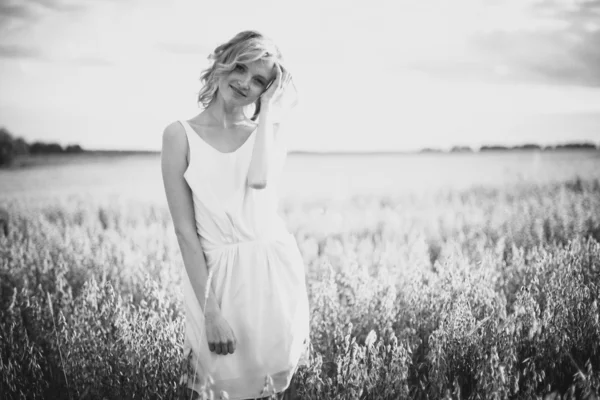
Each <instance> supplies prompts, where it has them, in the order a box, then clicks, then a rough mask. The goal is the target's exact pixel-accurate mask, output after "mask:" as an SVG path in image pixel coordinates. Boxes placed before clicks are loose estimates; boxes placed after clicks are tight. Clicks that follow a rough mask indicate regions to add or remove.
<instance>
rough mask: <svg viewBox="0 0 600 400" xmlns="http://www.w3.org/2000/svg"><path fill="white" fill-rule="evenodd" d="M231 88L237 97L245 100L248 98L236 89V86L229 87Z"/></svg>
mask: <svg viewBox="0 0 600 400" xmlns="http://www.w3.org/2000/svg"><path fill="white" fill-rule="evenodd" d="M229 87H230V88H231V89H232V91H233V93H235V94H236V95H238V96H241V97H244V98H245V97H248V96H246V95H245V94H244V92H242V91H241V90H240V89H238V88H236V87H235V86H233V85H229Z"/></svg>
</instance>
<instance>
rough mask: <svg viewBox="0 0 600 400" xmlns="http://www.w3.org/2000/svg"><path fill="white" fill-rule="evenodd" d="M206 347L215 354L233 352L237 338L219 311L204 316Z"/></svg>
mask: <svg viewBox="0 0 600 400" xmlns="http://www.w3.org/2000/svg"><path fill="white" fill-rule="evenodd" d="M204 326H205V328H206V339H207V340H208V348H209V349H210V351H212V352H214V353H217V354H223V355H225V354H233V352H234V351H235V347H236V345H237V340H236V338H235V335H234V334H233V330H232V329H231V327H230V326H229V323H228V322H227V321H226V320H225V318H223V316H222V315H221V313H211V314H207V315H206V316H205V318H204Z"/></svg>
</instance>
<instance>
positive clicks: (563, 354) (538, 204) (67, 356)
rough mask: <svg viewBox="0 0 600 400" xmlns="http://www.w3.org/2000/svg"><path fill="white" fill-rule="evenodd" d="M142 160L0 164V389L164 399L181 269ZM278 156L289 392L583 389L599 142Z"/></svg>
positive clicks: (399, 394) (590, 391)
mask: <svg viewBox="0 0 600 400" xmlns="http://www.w3.org/2000/svg"><path fill="white" fill-rule="evenodd" d="M469 157H471V158H469ZM156 161H157V159H156V156H143V157H142V156H140V158H127V159H126V160H122V161H117V160H113V159H111V160H110V162H108V161H107V162H104V163H103V162H100V161H98V162H94V163H83V164H82V163H73V164H69V165H66V164H65V165H62V166H61V165H57V166H54V167H52V168H49V167H48V168H42V167H37V166H34V167H31V168H27V169H25V170H14V171H6V172H0V207H3V208H5V209H7V210H8V212H9V213H10V216H11V222H10V233H9V235H8V237H3V236H2V235H1V233H0V310H1V311H2V312H1V316H0V338H1V341H0V398H2V399H13V398H15V399H16V398H23V399H33V398H53V399H54V398H56V399H103V398H106V399H159V398H160V399H174V398H177V396H178V395H179V394H180V393H181V389H182V385H181V384H180V377H181V376H182V375H183V374H184V373H185V367H186V363H185V360H183V359H182V343H183V334H184V331H183V328H184V323H185V321H184V316H183V314H182V313H183V310H182V306H181V298H180V290H179V287H178V285H179V280H180V277H181V274H182V273H185V270H184V269H183V263H182V260H181V256H180V253H179V248H178V245H177V241H176V239H175V235H174V232H173V227H172V223H171V219H170V215H169V212H168V209H167V208H166V204H165V202H164V198H163V197H162V194H161V193H160V189H161V188H160V181H159V179H160V178H159V179H158V180H157V179H156V178H157V177H158V171H159V169H158V165H157V162H156ZM366 166H369V168H371V169H370V170H369V169H368V168H367V167H366ZM286 168H287V170H286V172H285V175H284V176H285V182H284V183H283V185H282V188H283V189H282V202H281V207H280V208H281V214H282V216H283V217H284V219H285V221H286V223H287V225H288V229H289V230H290V232H292V233H293V234H294V235H295V237H296V240H297V242H298V245H299V248H300V250H301V253H302V255H303V257H304V260H305V266H306V279H307V283H308V290H309V299H310V306H311V352H310V361H311V364H310V366H309V367H302V368H300V369H299V371H298V372H297V377H296V379H297V383H298V387H299V394H300V397H301V398H302V399H315V400H317V399H340V400H341V399H373V400H375V399H390V400H391V399H404V398H414V399H440V398H452V399H534V398H540V399H558V398H569V399H576V398H577V399H579V398H590V399H596V398H598V396H600V311H599V306H598V298H599V297H600V154H599V152H597V151H591V152H562V153H558V152H557V153H554V154H540V153H535V154H534V153H519V154H514V153H510V154H508V153H507V154H490V155H485V156H484V155H476V154H473V155H413V156H407V157H404V158H402V159H392V158H391V157H389V158H377V157H372V158H368V159H365V158H360V157H354V158H344V157H341V156H340V157H337V158H336V157H329V158H327V159H324V158H322V157H321V158H319V157H317V156H302V157H300V158H296V159H294V158H292V157H290V158H289V159H288V166H287V167H286ZM92 177H93V179H92ZM374 177H377V179H375V178H374ZM48 182H50V183H48ZM84 189H85V190H84ZM207 394H208V392H207ZM213 396H214V398H215V399H218V398H219V394H217V393H214V394H213ZM207 398H208V397H207Z"/></svg>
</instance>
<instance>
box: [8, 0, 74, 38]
mask: <svg viewBox="0 0 600 400" xmlns="http://www.w3.org/2000/svg"><path fill="white" fill-rule="evenodd" d="M83 9H85V6H83V5H81V4H75V3H67V2H65V1H62V0H29V1H18V0H17V1H15V0H12V1H11V0H8V1H4V0H3V1H2V2H0V32H2V33H4V34H6V31H7V30H9V29H13V28H14V25H15V24H17V26H18V27H19V28H22V27H23V26H25V27H27V26H30V25H31V24H33V23H35V22H37V21H39V19H40V18H42V17H43V16H44V14H45V13H48V12H49V11H50V12H74V11H81V10H83Z"/></svg>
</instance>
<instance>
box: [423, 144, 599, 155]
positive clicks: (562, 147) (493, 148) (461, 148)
mask: <svg viewBox="0 0 600 400" xmlns="http://www.w3.org/2000/svg"><path fill="white" fill-rule="evenodd" d="M514 150H541V151H545V150H600V146H598V145H596V144H594V143H591V142H580V143H564V144H558V145H555V146H541V145H539V144H534V143H527V144H522V145H518V146H500V145H486V146H482V147H480V148H479V150H477V149H473V148H472V147H469V146H454V147H452V148H451V149H450V153H471V152H475V151H514ZM444 152H445V151H444V150H442V149H434V148H430V147H427V148H424V149H421V150H420V153H444Z"/></svg>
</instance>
